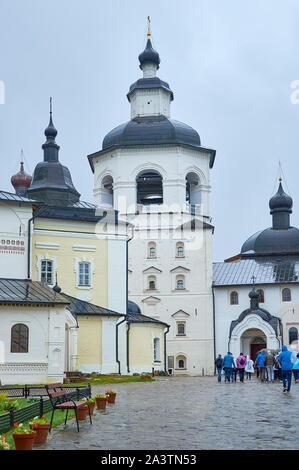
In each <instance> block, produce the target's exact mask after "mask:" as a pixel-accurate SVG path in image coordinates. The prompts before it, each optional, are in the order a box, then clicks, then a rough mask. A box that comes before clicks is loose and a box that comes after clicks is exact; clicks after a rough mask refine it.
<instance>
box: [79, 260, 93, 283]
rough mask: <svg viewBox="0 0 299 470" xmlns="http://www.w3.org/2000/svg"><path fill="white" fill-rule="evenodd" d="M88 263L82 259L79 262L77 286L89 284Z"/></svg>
mask: <svg viewBox="0 0 299 470" xmlns="http://www.w3.org/2000/svg"><path fill="white" fill-rule="evenodd" d="M90 272H91V271H90V263H88V262H86V261H82V262H80V263H79V283H78V285H79V286H87V287H88V286H90V285H91V279H90Z"/></svg>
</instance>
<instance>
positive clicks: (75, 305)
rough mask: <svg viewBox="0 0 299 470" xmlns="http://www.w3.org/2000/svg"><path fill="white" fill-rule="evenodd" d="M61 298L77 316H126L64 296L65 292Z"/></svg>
mask: <svg viewBox="0 0 299 470" xmlns="http://www.w3.org/2000/svg"><path fill="white" fill-rule="evenodd" d="M60 295H61V297H63V298H64V299H65V301H66V302H68V304H69V305H68V307H67V308H68V309H69V310H70V312H71V313H72V314H73V315H74V316H76V315H106V316H108V315H109V316H116V317H121V316H124V314H123V313H118V312H115V311H113V310H109V309H108V308H104V307H100V306H99V305H94V304H91V303H90V302H86V301H85V300H81V299H76V298H75V297H72V296H71V295H67V294H64V293H63V292H61V293H60Z"/></svg>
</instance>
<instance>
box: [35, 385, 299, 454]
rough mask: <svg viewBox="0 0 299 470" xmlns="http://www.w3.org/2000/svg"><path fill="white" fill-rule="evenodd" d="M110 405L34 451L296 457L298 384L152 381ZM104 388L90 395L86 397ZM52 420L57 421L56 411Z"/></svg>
mask: <svg viewBox="0 0 299 470" xmlns="http://www.w3.org/2000/svg"><path fill="white" fill-rule="evenodd" d="M114 388H115V389H116V390H117V397H116V402H115V404H114V405H107V410H106V411H99V410H95V415H94V416H93V424H92V425H90V424H89V420H88V421H86V422H83V423H82V424H81V425H80V426H81V428H80V432H79V433H78V432H77V429H76V422H75V420H71V421H69V422H68V424H67V426H66V428H64V426H59V427H57V428H54V429H53V430H52V431H51V434H50V436H49V438H48V441H47V443H46V444H43V445H40V446H36V447H35V449H39V450H64V449H68V450H98V451H99V450H116V449H118V450H171V449H172V450H203V449H204V450H211V449H219V450H231V449H234V450H237V449H251V450H261V449H263V450H270V449H290V450H294V449H299V435H298V428H297V425H298V416H299V400H298V398H299V383H298V384H295V383H294V382H292V388H291V392H290V394H288V395H285V394H283V392H282V385H281V383H273V384H271V383H263V384H262V383H260V382H259V381H258V379H256V378H253V379H252V380H251V381H249V380H245V381H244V383H240V382H237V383H233V384H231V383H227V384H226V383H224V382H221V383H219V384H218V383H217V379H216V377H158V378H157V379H156V381H155V382H150V383H123V384H117V385H114ZM105 390H107V386H106V387H104V386H98V387H92V393H93V395H94V394H95V393H99V392H100V391H105ZM55 413H58V411H56V412H55Z"/></svg>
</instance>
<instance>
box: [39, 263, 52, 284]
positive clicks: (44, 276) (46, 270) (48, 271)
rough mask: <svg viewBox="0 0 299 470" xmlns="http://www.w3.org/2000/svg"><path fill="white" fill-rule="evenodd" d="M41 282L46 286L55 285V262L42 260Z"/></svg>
mask: <svg viewBox="0 0 299 470" xmlns="http://www.w3.org/2000/svg"><path fill="white" fill-rule="evenodd" d="M40 280H41V281H42V282H45V283H46V284H49V285H52V284H54V270H53V261H51V260H48V259H42V260H41V264H40Z"/></svg>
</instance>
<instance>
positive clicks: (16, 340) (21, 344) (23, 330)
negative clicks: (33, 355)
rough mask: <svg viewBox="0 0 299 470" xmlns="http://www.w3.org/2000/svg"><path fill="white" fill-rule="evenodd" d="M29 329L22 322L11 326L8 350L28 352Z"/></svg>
mask: <svg viewBox="0 0 299 470" xmlns="http://www.w3.org/2000/svg"><path fill="white" fill-rule="evenodd" d="M28 339H29V329H28V326H26V325H24V324H23V323H17V324H16V325H14V326H13V327H12V328H11V337H10V352H12V353H27V352H28Z"/></svg>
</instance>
